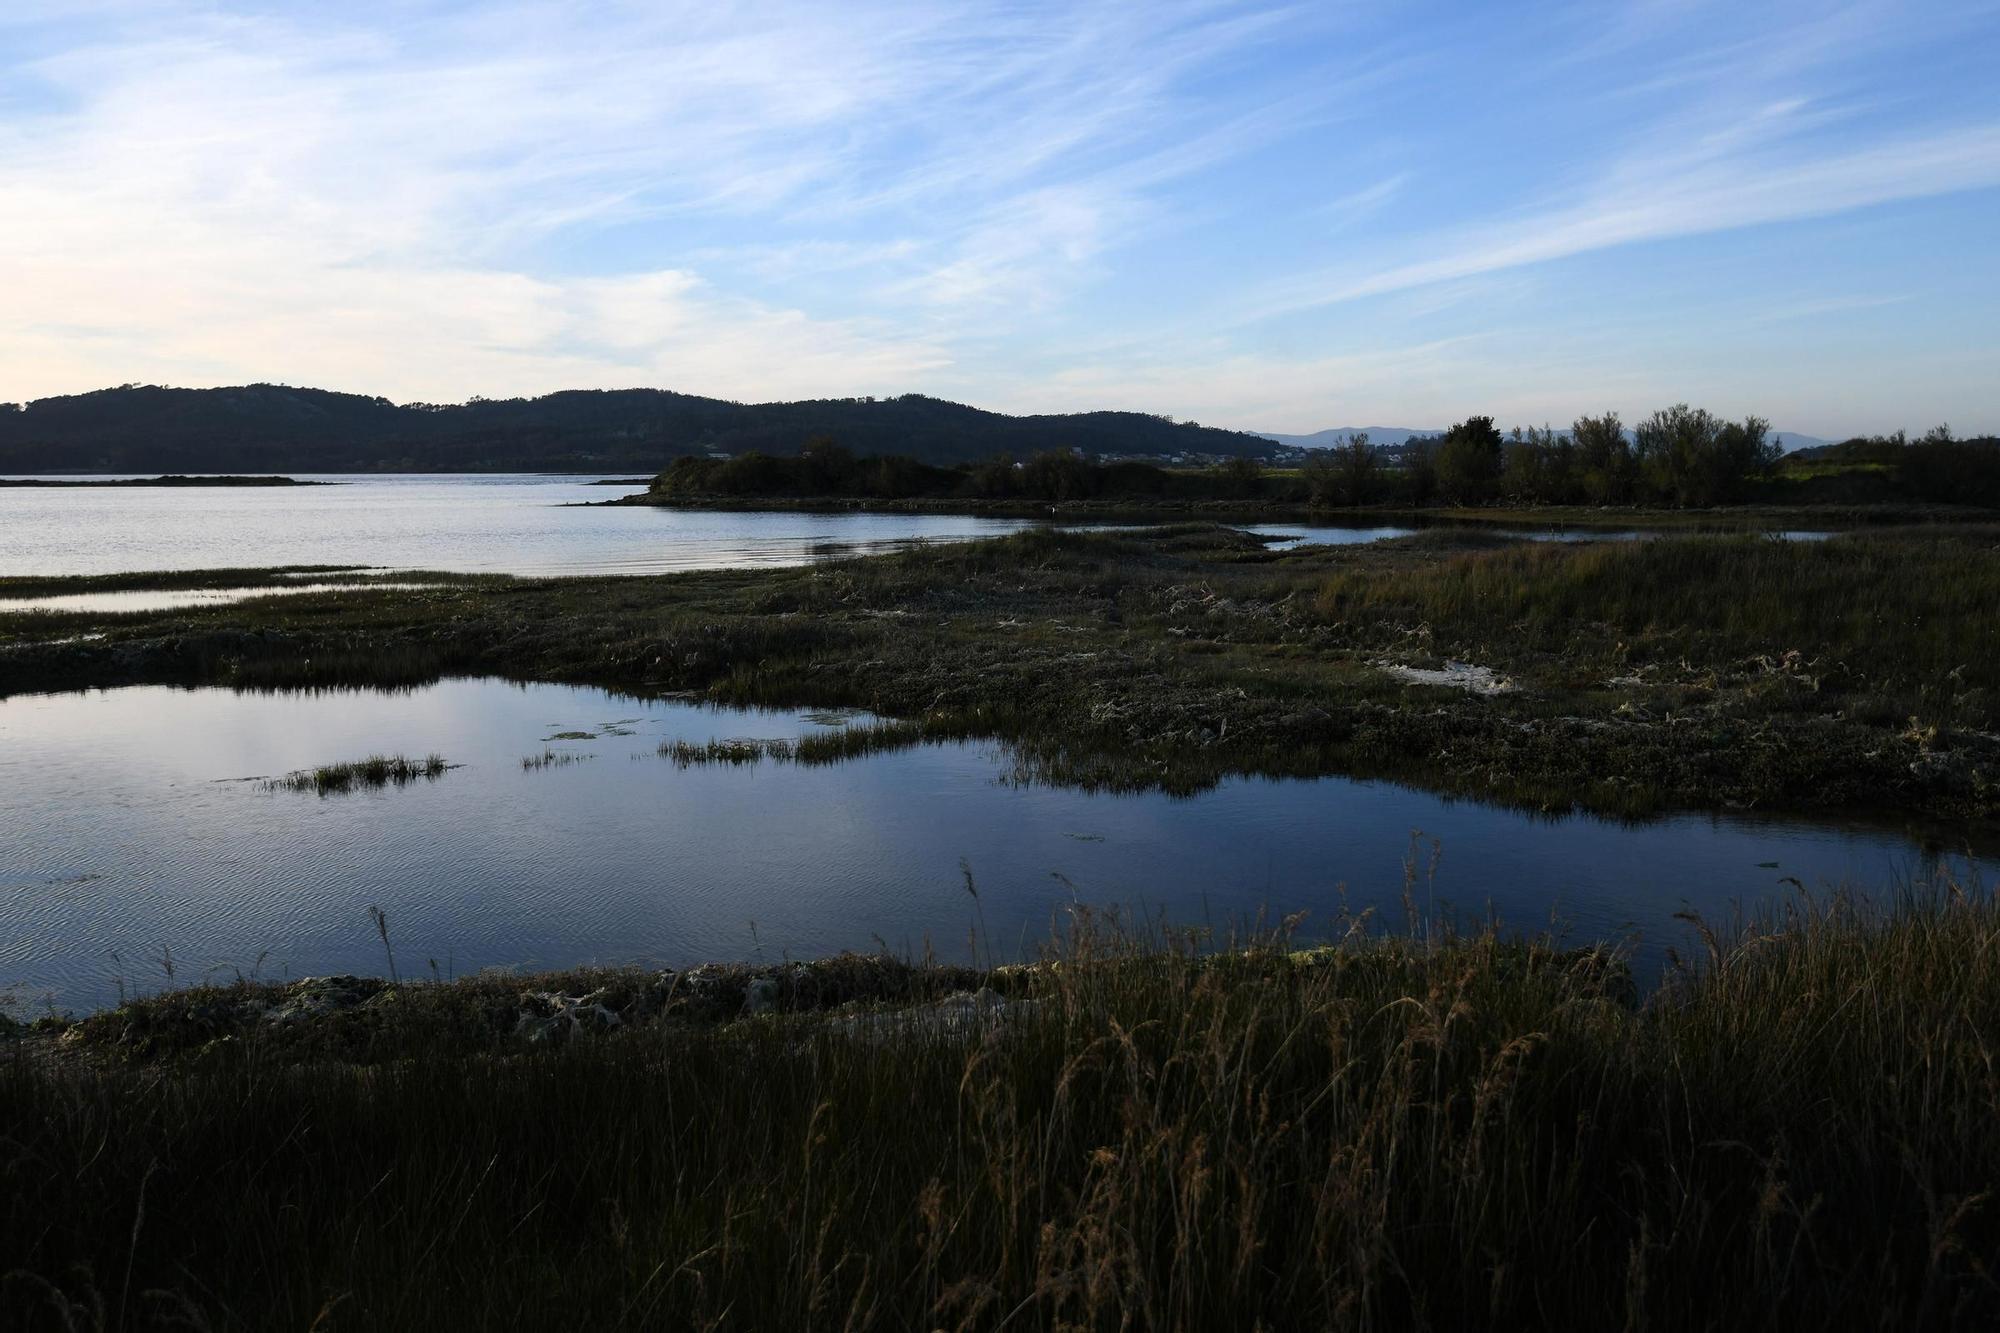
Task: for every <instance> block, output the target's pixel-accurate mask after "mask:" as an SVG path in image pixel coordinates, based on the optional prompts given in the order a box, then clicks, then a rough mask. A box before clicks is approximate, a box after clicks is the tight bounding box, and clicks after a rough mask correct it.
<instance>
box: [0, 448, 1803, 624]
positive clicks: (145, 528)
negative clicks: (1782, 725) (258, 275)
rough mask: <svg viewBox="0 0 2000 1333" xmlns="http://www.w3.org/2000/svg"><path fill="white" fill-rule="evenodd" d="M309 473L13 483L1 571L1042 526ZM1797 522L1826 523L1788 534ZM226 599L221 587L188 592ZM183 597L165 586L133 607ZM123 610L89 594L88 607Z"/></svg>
mask: <svg viewBox="0 0 2000 1333" xmlns="http://www.w3.org/2000/svg"><path fill="white" fill-rule="evenodd" d="M300 480H308V481H327V482H337V483H339V484H337V485H326V486H301V487H218V488H214V489H203V488H188V489H181V488H174V489H167V488H159V489H148V488H131V489H126V488H118V487H105V488H95V487H93V488H88V489H70V488H21V489H10V488H6V487H0V576H5V575H24V574H38V575H58V574H118V573H130V572H136V571H142V570H144V571H151V570H167V569H237V568H255V567H259V566H271V565H357V566H368V567H371V568H377V569H390V570H398V569H434V570H447V571H451V572H455V573H472V574H483V573H498V574H520V575H528V576H543V575H569V574H661V573H669V572H672V571H675V570H685V569H718V568H737V567H746V566H758V565H796V564H803V563H806V562H808V561H812V560H818V559H825V558H828V557H836V556H847V555H866V554H872V553H876V552H881V551H889V550H895V549H897V548H899V547H902V546H906V545H908V544H910V543H912V542H919V541H962V540H965V539H967V538H972V537H987V536H995V535H998V534H1001V533H1007V532H1014V531H1018V530H1019V529H1021V528H1024V527H1030V526H1034V521H1032V520H1027V519H1014V518H979V517H972V516H968V515H953V514H859V513H845V514H810V513H703V512H697V511H688V510H671V509H652V508H641V507H634V508H630V509H620V508H613V509H579V508H574V507H573V506H575V505H577V504H580V503H586V502H597V501H603V500H608V499H613V498H615V497H617V496H620V495H628V494H631V493H632V492H633V491H634V490H637V489H641V488H640V487H637V486H634V487H629V488H623V487H617V486H598V485H593V484H591V483H592V481H593V480H594V479H593V478H590V477H571V476H549V475H539V474H520V475H508V476H488V475H467V474H443V475H402V476H351V475H335V476H323V477H310V476H301V477H300ZM1249 530H1250V531H1252V532H1256V533H1261V534H1264V535H1267V536H1270V537H1273V538H1275V539H1277V540H1276V541H1275V542H1274V545H1276V546H1277V547H1279V548H1281V549H1282V548H1284V547H1287V546H1292V545H1300V544H1315V545H1323V544H1341V545H1345V544H1349V543H1356V542H1372V541H1381V540H1383V539H1384V538H1389V537H1402V536H1407V535H1408V534H1409V533H1411V532H1413V531H1415V529H1413V528H1407V527H1389V526H1382V525H1379V524H1374V523H1369V522H1367V521H1365V520H1358V521H1356V522H1355V523H1353V524H1310V525H1307V524H1288V523H1267V524H1253V525H1250V526H1249ZM1508 535H1515V536H1526V537H1532V538H1535V539H1538V540H1585V539H1590V540H1613V541H1626V540H1631V539H1633V538H1634V537H1636V536H1639V535H1641V534H1638V533H1632V532H1586V531H1582V530H1568V531H1564V530H1556V529H1550V530H1544V531H1536V532H1521V533H1512V534H1508ZM1783 535H1785V536H1794V537H1799V536H1822V535H1825V534H1816V533H1787V534H1783ZM201 600H210V601H213V600H227V599H224V598H218V597H215V596H213V595H210V596H208V597H205V598H187V599H185V604H194V603H196V602H198V601H201ZM173 604H175V603H172V602H167V601H161V600H159V599H158V598H154V599H153V600H150V601H147V602H145V603H144V604H143V607H141V606H137V605H135V606H133V607H130V608H128V609H145V608H157V607H160V606H167V605H173ZM92 608H94V609H116V608H113V607H109V606H105V605H101V604H98V603H90V604H87V605H86V608H83V609H92Z"/></svg>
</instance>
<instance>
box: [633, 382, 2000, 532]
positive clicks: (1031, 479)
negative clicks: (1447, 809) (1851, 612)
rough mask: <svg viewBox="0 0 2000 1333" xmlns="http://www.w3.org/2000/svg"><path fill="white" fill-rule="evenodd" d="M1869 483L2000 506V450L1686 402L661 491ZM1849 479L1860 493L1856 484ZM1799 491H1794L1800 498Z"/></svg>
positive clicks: (1577, 498) (1599, 499)
mask: <svg viewBox="0 0 2000 1333" xmlns="http://www.w3.org/2000/svg"><path fill="white" fill-rule="evenodd" d="M1813 469H1817V470H1819V471H1823V472H1824V471H1845V472H1848V473H1856V474H1863V475H1860V476H1859V477H1858V481H1859V489H1857V488H1856V487H1855V486H1853V485H1850V486H1848V487H1847V490H1846V492H1844V493H1843V494H1842V495H1841V496H1840V497H1839V498H1842V499H1847V500H1889V499H1916V500H1928V501H1936V502H1948V503H1954V502H1955V503H1970V504H1988V505H2000V441H1995V440H1992V439H1978V440H1959V439H1957V438H1955V437H1954V436H1953V435H1952V433H1951V431H1950V429H1949V428H1948V427H1944V426H1940V427H1937V428H1936V429H1934V430H1932V431H1930V432H1929V433H1928V434H1926V435H1924V436H1922V437H1921V438H1919V439H1916V440H1910V439H1908V438H1906V437H1905V436H1903V435H1901V434H1900V433H1899V434H1897V435H1894V436H1875V437H1869V438H1861V439H1855V440H1849V441H1847V442H1845V443H1843V444H1839V445H1834V446H1831V447H1829V448H1826V449H1822V450H1816V451H1813V453H1812V454H1811V456H1810V459H1809V460H1808V457H1807V456H1806V455H1794V456H1792V459H1791V460H1790V461H1789V462H1788V461H1787V458H1786V455H1784V454H1783V452H1782V451H1781V449H1780V447H1779V444H1778V442H1777V441H1776V440H1775V439H1774V438H1772V436H1771V433H1770V424H1769V423H1768V422H1767V421H1765V420H1764V419H1763V418H1761V417H1755V416H1751V417H1745V418H1743V419H1742V420H1740V421H1729V420H1725V419H1723V418H1721V417H1718V416H1716V415H1715V414H1714V413H1711V412H1709V411H1706V410H1705V409H1701V408H1693V407H1689V406H1688V405H1686V404H1685V403H1682V404H1676V405H1675V406H1673V407H1669V408H1664V409H1662V410H1660V411H1657V412H1654V413H1653V414H1652V415H1651V416H1649V417H1647V418H1646V419H1645V420H1643V421H1641V422H1639V423H1638V425H1637V426H1636V427H1635V428H1633V429H1632V430H1630V431H1628V430H1627V429H1626V428H1625V424H1624V422H1623V421H1621V420H1620V418H1619V416H1618V414H1617V413H1615V412H1606V413H1604V414H1603V415H1601V416H1585V417H1579V418H1578V419H1577V420H1576V421H1575V422H1574V423H1572V425H1571V426H1570V428H1569V429H1568V430H1567V431H1562V430H1555V429H1551V428H1549V427H1546V426H1544V427H1539V428H1535V427H1530V428H1526V429H1523V428H1519V427H1517V428H1515V429H1514V430H1513V431H1511V432H1504V433H1503V432H1502V431H1501V430H1500V428H1499V427H1498V426H1496V425H1495V424H1494V421H1493V418H1492V417H1490V416H1473V417H1468V418H1466V419H1465V420H1464V421H1461V422H1459V423H1457V424H1456V425H1454V426H1452V427H1451V429H1450V430H1448V431H1446V432H1444V433H1443V434H1442V435H1439V436H1434V437H1412V438H1410V439H1409V440H1407V441H1405V442H1403V443H1401V444H1400V445H1393V444H1392V445H1385V444H1382V443H1378V442H1375V441H1372V440H1370V439H1369V438H1368V436H1367V435H1365V434H1356V435H1355V436H1353V437H1352V438H1351V439H1349V440H1347V441H1346V442H1344V443H1342V444H1340V445H1337V446H1335V447H1333V448H1329V449H1322V450H1315V451H1313V452H1312V453H1311V454H1309V455H1308V456H1307V458H1306V459H1305V460H1304V462H1303V463H1302V464H1301V465H1300V466H1299V467H1298V468H1297V470H1296V471H1292V470H1271V469H1268V468H1267V467H1266V466H1265V465H1263V464H1261V463H1260V462H1258V461H1257V460H1255V459H1252V458H1247V457H1242V458H1233V459H1230V460H1228V461H1227V462H1225V463H1222V464H1220V465H1218V466H1214V467H1207V468H1175V469H1170V468H1164V467H1160V466H1158V465H1156V464H1153V463H1150V462H1145V461H1139V460H1112V461H1101V462H1099V461H1092V460H1090V459H1088V458H1086V457H1084V456H1083V455H1082V454H1081V453H1079V452H1077V451H1073V450H1045V451H1041V452H1038V453H1035V454H1033V455H1032V456H1030V457H1028V458H1026V459H1021V460H1016V459H1014V458H1013V457H1011V456H1009V455H1005V454H1002V455H999V456H997V457H995V458H992V459H989V460H987V461H984V462H979V463H963V464H959V465H956V466H953V467H938V466H934V465H931V464H927V463H923V462H919V461H918V460H916V459H913V458H909V457H906V456H903V455H898V454H881V455H869V456H858V455H856V454H855V453H853V452H852V451H850V450H848V449H847V448H845V447H843V446H842V445H841V444H839V443H838V442H836V441H835V440H833V439H832V438H830V437H828V436H824V435H822V436H816V437H814V438H812V439H810V440H808V441H807V442H806V443H805V445H804V446H803V447H802V448H801V449H800V451H799V452H798V454H797V455H795V456H790V457H787V456H783V455H775V454H766V453H763V452H754V451H753V452H749V453H743V454H738V455H736V456H734V457H728V458H714V457H709V458H681V459H677V460H675V462H674V463H673V464H672V466H670V467H669V468H667V469H666V470H665V471H664V472H662V473H660V474H659V476H658V477H657V478H655V480H654V482H653V485H652V489H653V492H654V493H655V494H656V495H659V496H661V497H663V498H670V499H671V498H687V499H693V498H698V497H731V498H742V499H754V498H771V497H781V496H782V497H793V498H807V499H810V498H826V499H838V498H856V499H880V500H919V499H930V500H981V501H1010V500H1011V501H1046V502H1051V503H1063V502H1076V501H1092V500H1094V501H1114V502H1116V501H1131V502H1135V503H1137V502H1144V501H1148V500H1162V501H1204V500H1207V501H1243V500H1259V501H1266V502H1273V503H1289V504H1302V505H1308V506H1311V507H1313V508H1341V507H1351V506H1362V505H1395V504H1404V505H1415V506H1426V505H1436V504H1446V505H1467V504H1488V503H1503V502H1505V503H1524V504H1579V505H1636V504H1645V505H1664V506H1676V507H1705V506H1712V505H1727V504H1740V503H1747V502H1751V501H1777V500H1784V499H1810V498H1816V497H1813V496H1810V495H1800V494H1797V493H1796V492H1797V491H1798V488H1799V487H1800V486H1801V485H1803V484H1805V482H1806V481H1807V480H1808V476H1807V473H1808V472H1809V471H1811V470H1813ZM1844 480H1846V481H1848V482H1853V481H1856V480H1857V478H1856V477H1854V476H1850V477H1847V478H1845V479H1844ZM1788 487H1789V488H1791V492H1792V493H1787V488H1788Z"/></svg>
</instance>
